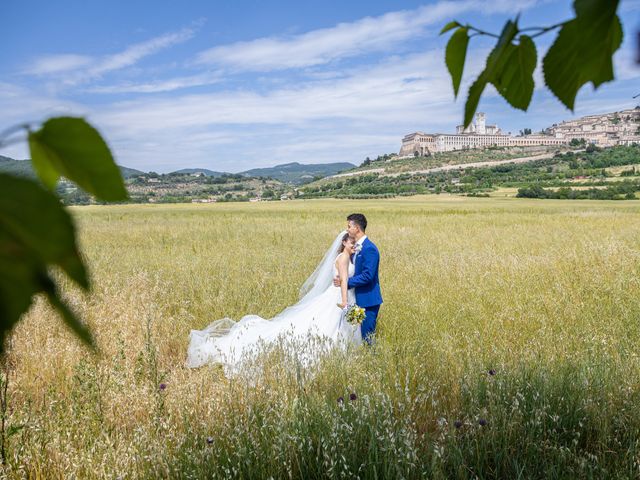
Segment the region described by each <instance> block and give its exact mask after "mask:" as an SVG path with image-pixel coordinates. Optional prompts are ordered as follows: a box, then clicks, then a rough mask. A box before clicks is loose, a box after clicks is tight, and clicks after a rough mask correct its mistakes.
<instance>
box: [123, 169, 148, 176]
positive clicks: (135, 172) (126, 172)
mask: <svg viewBox="0 0 640 480" xmlns="http://www.w3.org/2000/svg"><path fill="white" fill-rule="evenodd" d="M120 171H121V172H122V176H123V177H124V178H131V177H138V176H140V175H144V174H145V172H142V171H140V170H136V169H135V168H129V167H120Z"/></svg>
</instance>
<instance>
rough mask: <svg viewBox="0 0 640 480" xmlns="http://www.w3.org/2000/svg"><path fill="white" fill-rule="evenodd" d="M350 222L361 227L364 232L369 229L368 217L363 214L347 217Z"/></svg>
mask: <svg viewBox="0 0 640 480" xmlns="http://www.w3.org/2000/svg"><path fill="white" fill-rule="evenodd" d="M347 221H348V222H353V223H355V224H356V225H358V226H359V227H360V230H362V231H363V232H364V231H365V230H366V229H367V217H365V216H364V215H363V214H361V213H352V214H351V215H349V216H348V217H347Z"/></svg>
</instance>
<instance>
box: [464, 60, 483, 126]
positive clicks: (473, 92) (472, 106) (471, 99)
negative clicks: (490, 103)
mask: <svg viewBox="0 0 640 480" xmlns="http://www.w3.org/2000/svg"><path fill="white" fill-rule="evenodd" d="M486 86H487V75H486V73H485V72H484V71H483V72H482V73H481V74H480V76H479V77H478V78H477V79H476V81H475V82H473V84H471V87H470V88H469V94H468V95H467V102H466V103H465V106H464V126H465V128H466V127H468V126H469V124H470V123H471V120H473V115H474V114H475V113H476V110H477V109H478V103H480V96H481V95H482V92H484V89H485V87H486Z"/></svg>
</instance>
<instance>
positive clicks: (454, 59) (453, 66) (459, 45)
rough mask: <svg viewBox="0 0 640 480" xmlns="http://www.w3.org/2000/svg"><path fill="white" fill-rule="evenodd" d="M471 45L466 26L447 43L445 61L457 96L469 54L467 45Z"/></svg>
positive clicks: (459, 29) (458, 30) (456, 32)
mask: <svg viewBox="0 0 640 480" xmlns="http://www.w3.org/2000/svg"><path fill="white" fill-rule="evenodd" d="M468 45H469V30H468V29H467V28H465V27H460V28H458V29H457V30H456V31H455V32H454V34H453V35H451V38H450V39H449V43H447V49H446V53H445V62H446V64H447V68H448V69H449V73H450V74H451V82H452V83H453V93H454V95H455V96H456V97H457V96H458V90H459V89H460V82H461V81H462V71H463V70H464V62H465V58H466V56H467V46H468Z"/></svg>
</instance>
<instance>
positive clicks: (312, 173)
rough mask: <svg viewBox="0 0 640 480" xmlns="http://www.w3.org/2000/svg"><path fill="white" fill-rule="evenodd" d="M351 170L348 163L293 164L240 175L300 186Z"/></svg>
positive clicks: (254, 170)
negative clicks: (271, 179) (319, 178)
mask: <svg viewBox="0 0 640 480" xmlns="http://www.w3.org/2000/svg"><path fill="white" fill-rule="evenodd" d="M351 168H355V165H354V164H352V163H348V162H340V163H314V164H307V165H303V164H301V163H298V162H293V163H284V164H282V165H276V166H275V167H270V168H253V169H251V170H247V171H245V172H241V174H242V175H246V176H248V177H271V178H274V179H276V180H280V181H281V182H287V183H294V184H298V185H301V184H303V183H309V182H311V181H313V179H314V178H315V177H327V176H329V175H335V174H336V173H338V172H341V171H343V170H349V169H351Z"/></svg>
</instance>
